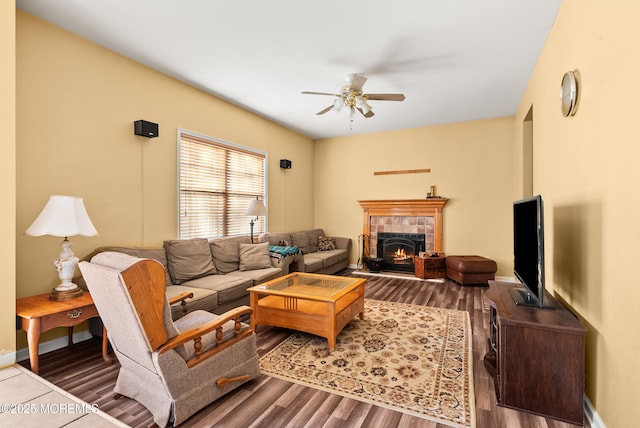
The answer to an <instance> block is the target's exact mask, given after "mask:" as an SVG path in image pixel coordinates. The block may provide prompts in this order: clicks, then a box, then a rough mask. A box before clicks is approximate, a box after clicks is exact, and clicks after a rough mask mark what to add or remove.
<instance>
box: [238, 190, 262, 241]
mask: <svg viewBox="0 0 640 428" xmlns="http://www.w3.org/2000/svg"><path fill="white" fill-rule="evenodd" d="M244 215H250V216H256V218H255V219H253V218H252V219H251V221H250V222H249V225H250V226H251V243H252V244H253V225H254V224H255V222H256V221H258V217H260V216H265V215H267V208H266V207H265V206H264V204H263V203H262V201H261V200H260V199H258V198H256V199H255V200H253V201H251V205H249V208H247V212H246V213H244Z"/></svg>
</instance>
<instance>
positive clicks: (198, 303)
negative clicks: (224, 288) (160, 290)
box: [166, 285, 218, 320]
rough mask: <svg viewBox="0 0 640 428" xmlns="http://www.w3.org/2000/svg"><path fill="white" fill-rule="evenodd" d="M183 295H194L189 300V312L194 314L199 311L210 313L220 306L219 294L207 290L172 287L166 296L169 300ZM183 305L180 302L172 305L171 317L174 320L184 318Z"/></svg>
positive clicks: (181, 286) (168, 288)
mask: <svg viewBox="0 0 640 428" xmlns="http://www.w3.org/2000/svg"><path fill="white" fill-rule="evenodd" d="M181 293H193V297H192V298H190V299H187V300H186V302H187V310H188V311H189V312H193V311H195V310H198V309H202V310H205V311H209V310H211V309H213V308H215V307H216V306H218V292H217V291H215V290H208V289H206V288H195V287H185V286H184V285H170V286H169V287H167V290H166V295H167V298H168V299H169V300H171V298H173V297H175V296H177V295H178V294H181ZM183 316H184V313H183V312H182V305H181V304H180V302H178V303H174V304H173V305H171V317H172V318H173V319H174V320H177V319H178V318H182V317H183Z"/></svg>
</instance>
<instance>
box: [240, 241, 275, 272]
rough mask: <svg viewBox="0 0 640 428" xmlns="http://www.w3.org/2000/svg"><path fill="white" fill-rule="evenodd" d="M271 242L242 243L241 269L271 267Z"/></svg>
mask: <svg viewBox="0 0 640 428" xmlns="http://www.w3.org/2000/svg"><path fill="white" fill-rule="evenodd" d="M271 267H272V266H271V257H270V254H269V243H268V242H264V243H262V244H243V243H241V244H240V270H241V271H247V270H255V269H269V268H271Z"/></svg>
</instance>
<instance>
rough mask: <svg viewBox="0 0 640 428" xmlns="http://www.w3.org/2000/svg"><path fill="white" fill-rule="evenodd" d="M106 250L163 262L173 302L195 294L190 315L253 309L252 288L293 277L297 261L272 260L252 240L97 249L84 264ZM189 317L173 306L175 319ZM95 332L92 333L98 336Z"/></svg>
mask: <svg viewBox="0 0 640 428" xmlns="http://www.w3.org/2000/svg"><path fill="white" fill-rule="evenodd" d="M104 251H117V252H121V253H125V254H128V255H131V256H135V257H140V258H148V259H154V260H157V261H159V262H160V263H161V264H162V265H163V266H164V268H165V277H166V286H167V287H166V295H167V298H168V299H169V300H172V299H173V298H174V297H176V296H178V295H183V294H184V293H192V294H193V297H190V298H187V299H186V300H185V302H186V310H187V311H189V312H190V311H193V310H196V309H202V310H205V311H208V312H212V313H214V314H222V313H224V312H226V311H228V310H229V309H233V308H235V307H238V306H241V305H248V304H249V293H248V292H247V288H249V287H252V286H254V285H256V284H259V283H262V282H265V281H269V280H271V279H274V278H278V277H280V276H282V275H283V274H285V273H288V272H289V266H288V264H289V263H291V262H292V261H293V260H292V259H291V258H282V257H276V256H272V254H271V253H270V251H269V245H268V244H266V243H258V244H251V240H250V238H249V237H248V236H238V237H229V238H217V239H213V240H207V239H205V238H196V239H184V240H180V239H176V240H167V241H164V245H163V248H138V247H120V246H105V247H100V248H96V249H95V250H94V251H93V252H92V253H91V254H89V255H88V256H86V257H85V258H84V259H83V260H87V261H88V260H91V258H92V257H93V256H94V255H96V254H98V253H101V252H104ZM78 284H79V285H83V281H82V280H81V279H79V280H78ZM85 289H86V287H85ZM184 312H185V308H184V307H183V306H182V305H181V303H180V302H178V303H173V304H172V305H171V315H172V318H173V319H174V320H176V319H178V318H180V317H182V316H183V315H184ZM94 330H95V329H92V333H94V334H96V332H97V331H95V332H94Z"/></svg>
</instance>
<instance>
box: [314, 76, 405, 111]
mask: <svg viewBox="0 0 640 428" xmlns="http://www.w3.org/2000/svg"><path fill="white" fill-rule="evenodd" d="M346 79H347V84H346V85H344V86H343V87H342V88H341V89H340V92H338V93H330V92H311V91H303V92H302V93H303V94H311V95H329V96H332V97H335V99H334V100H333V104H331V105H330V106H329V107H327V108H325V109H323V110H320V111H319V112H318V113H316V114H317V115H321V114H325V113H326V112H328V111H329V110H333V111H336V112H339V111H340V110H341V109H342V108H343V107H345V108H348V109H349V114H350V115H351V121H353V115H354V112H355V111H356V110H357V111H359V112H360V114H362V115H363V116H364V117H366V118H369V117H372V116H373V115H374V113H373V111H372V110H371V106H370V105H369V103H368V101H404V94H365V93H363V92H362V86H363V85H364V82H366V81H367V78H366V77H365V76H364V75H362V74H348V75H347V77H346Z"/></svg>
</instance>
